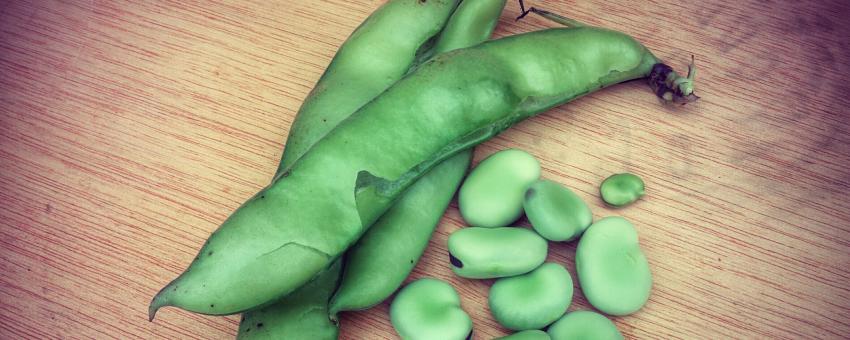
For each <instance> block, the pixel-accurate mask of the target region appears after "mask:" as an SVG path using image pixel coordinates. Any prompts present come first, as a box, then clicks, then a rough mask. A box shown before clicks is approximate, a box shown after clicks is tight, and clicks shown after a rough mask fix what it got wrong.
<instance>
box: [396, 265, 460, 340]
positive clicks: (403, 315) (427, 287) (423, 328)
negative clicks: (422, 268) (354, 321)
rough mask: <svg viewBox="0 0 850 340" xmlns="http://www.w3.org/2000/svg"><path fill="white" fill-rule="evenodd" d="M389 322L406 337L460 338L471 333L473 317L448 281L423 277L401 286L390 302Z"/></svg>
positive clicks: (425, 339) (429, 339) (422, 339)
mask: <svg viewBox="0 0 850 340" xmlns="http://www.w3.org/2000/svg"><path fill="white" fill-rule="evenodd" d="M390 322H392V324H393V328H394V329H395V330H396V332H397V333H398V335H399V336H401V338H402V339H405V340H462V339H468V338H469V337H470V335H471V334H472V319H471V318H470V317H469V314H467V313H466V312H465V311H464V310H463V309H462V308H461V306H460V296H459V295H458V294H457V291H455V289H454V288H453V287H452V286H451V285H450V284H448V283H446V282H444V281H441V280H437V279H432V278H424V279H419V280H416V281H413V282H411V283H410V284H408V285H407V286H405V287H404V288H402V289H401V290H400V291H399V293H398V295H396V297H395V300H393V302H392V304H390Z"/></svg>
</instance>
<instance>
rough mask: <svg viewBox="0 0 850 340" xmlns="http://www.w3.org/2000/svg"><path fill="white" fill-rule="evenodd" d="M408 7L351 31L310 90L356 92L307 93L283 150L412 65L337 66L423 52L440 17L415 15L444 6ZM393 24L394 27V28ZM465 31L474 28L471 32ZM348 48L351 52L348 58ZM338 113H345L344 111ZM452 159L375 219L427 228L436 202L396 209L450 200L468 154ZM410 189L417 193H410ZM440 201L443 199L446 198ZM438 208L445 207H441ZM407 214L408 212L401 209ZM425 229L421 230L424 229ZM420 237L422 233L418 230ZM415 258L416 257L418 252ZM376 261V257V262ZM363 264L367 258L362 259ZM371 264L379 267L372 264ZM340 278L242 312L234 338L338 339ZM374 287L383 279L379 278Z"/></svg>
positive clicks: (308, 141)
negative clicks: (333, 299)
mask: <svg viewBox="0 0 850 340" xmlns="http://www.w3.org/2000/svg"><path fill="white" fill-rule="evenodd" d="M412 4H414V2H413V1H411V0H392V1H390V2H389V3H387V4H386V5H384V6H382V7H381V8H379V9H378V10H377V11H376V12H375V13H374V14H373V15H371V16H370V17H369V18H367V19H366V21H365V22H364V24H363V25H361V27H360V28H359V29H358V30H357V31H356V32H355V34H352V36H351V37H350V38H349V39H348V40H347V41H346V42H345V43H344V44H343V46H342V48H341V49H340V51H339V52H338V53H337V55H336V56H334V59H333V61H331V64H330V66H329V67H328V69H327V70H326V72H325V76H323V77H322V78H321V80H320V81H319V83H318V84H317V85H316V88H317V89H322V90H323V91H324V92H325V93H330V94H334V93H339V92H340V91H346V89H341V87H349V88H352V89H354V90H356V91H354V92H350V93H347V95H349V97H335V96H333V95H331V96H327V95H314V94H315V91H314V93H311V95H310V96H309V97H308V98H307V99H306V100H305V104H304V105H302V109H301V110H300V112H299V113H298V115H297V116H296V120H295V123H294V124H293V125H294V127H293V129H292V130H291V131H290V138H289V139H288V140H287V146H292V145H294V146H296V147H298V146H301V148H300V150H306V147H307V146H310V145H312V144H314V143H315V142H316V141H317V140H318V139H319V138H320V137H321V136H322V135H324V134H326V133H327V132H328V131H329V130H331V128H332V127H333V126H332V125H330V123H328V118H329V117H330V121H331V123H333V122H335V121H339V120H341V119H342V118H344V117H347V116H348V115H350V114H351V113H353V112H354V110H355V108H353V107H352V106H353V105H356V103H358V102H359V101H362V102H365V101H367V100H371V99H372V97H374V96H376V95H377V92H378V91H383V89H382V88H381V86H382V85H385V87H388V86H389V84H387V83H386V81H388V80H398V79H399V78H400V77H401V75H402V73H401V72H400V71H399V70H400V69H402V68H405V67H408V68H409V67H411V66H412V65H411V63H412V62H413V59H411V58H398V59H396V60H394V62H396V63H398V64H382V65H377V66H378V67H375V68H374V69H372V70H371V73H370V74H365V75H364V74H360V73H359V72H358V71H360V70H357V69H352V68H351V67H345V65H352V64H353V62H352V61H351V59H359V58H371V57H374V56H375V54H376V53H379V52H382V51H384V52H386V51H389V52H391V54H390V55H393V56H394V55H396V54H399V53H407V54H409V55H413V54H417V53H419V52H418V51H419V50H422V49H423V48H425V46H426V45H427V44H426V43H425V39H427V38H428V35H430V34H433V33H434V32H435V28H436V24H435V23H440V22H443V21H444V17H443V16H440V15H424V16H423V15H421V14H422V13H421V12H423V11H435V10H444V9H445V8H448V7H447V6H450V5H451V4H450V3H441V4H437V5H435V6H443V7H433V6H432V7H427V6H419V5H417V6H411V5H412ZM460 9H461V8H458V9H456V10H455V12H454V13H453V14H452V18H454V17H455V16H457V15H458V12H459V11H460ZM434 20H436V21H434ZM454 20H455V19H450V20H449V21H450V22H451V21H454ZM399 23H401V24H402V25H399ZM468 29H469V30H472V31H477V30H478V27H474V28H468ZM462 30H463V27H459V28H458V29H455V30H449V31H447V30H446V29H443V30H442V31H441V33H440V37H443V36H445V35H447V34H454V35H465V34H466V33H464V32H462ZM390 32H393V33H390ZM404 33H407V34H410V35H409V36H407V37H405V38H404V39H395V40H389V41H385V42H384V46H383V47H384V48H383V49H377V50H376V49H368V48H363V47H361V46H362V45H363V44H364V42H366V43H365V44H367V45H368V44H370V43H372V42H374V40H376V39H380V37H381V36H386V35H388V34H404ZM352 51H355V52H356V53H355V52H352ZM334 105H336V107H334V109H335V110H324V111H322V110H323V108H327V107H329V106H334ZM346 109H350V110H349V111H345V110H346ZM346 112H347V113H346ZM302 153H303V152H287V153H286V157H284V158H283V159H282V160H281V165H280V167H281V168H284V167H286V166H287V165H288V164H290V163H291V162H292V160H294V159H295V158H298V157H300V156H301V154H302ZM455 158H458V159H459V160H455V161H452V160H447V161H446V162H444V164H445V165H441V166H439V167H437V168H435V169H434V170H433V171H432V173H433V175H428V176H425V177H423V178H422V179H421V180H420V181H419V182H418V183H417V184H416V185H414V186H413V187H412V188H411V190H409V192H408V193H407V194H406V195H405V197H407V198H409V199H407V200H402V201H401V202H399V204H396V207H397V208H398V209H394V210H402V211H401V212H396V213H393V211H392V210H391V211H390V212H388V213H387V216H385V217H384V218H382V221H383V220H389V221H395V222H396V223H398V226H402V225H404V226H406V227H413V226H410V225H406V223H407V222H408V220H409V222H411V223H412V224H416V222H419V221H422V222H419V223H418V224H419V225H421V224H422V223H426V224H427V223H428V220H429V218H428V217H431V218H430V219H438V218H439V217H440V216H441V215H442V213H443V210H439V211H437V210H436V209H439V206H440V203H436V205H435V204H433V203H432V204H431V206H434V209H435V210H433V212H431V216H428V214H427V213H424V212H422V211H412V212H411V211H406V210H405V209H404V208H399V206H402V207H403V206H404V204H403V202H405V201H407V202H409V203H411V204H418V205H419V206H420V207H421V206H422V205H423V204H425V203H428V202H423V201H428V199H427V198H430V197H432V196H434V195H438V194H440V190H442V192H445V193H442V196H439V195H438V196H437V197H435V198H436V200H437V201H439V200H440V197H443V196H448V197H449V198H451V195H452V194H453V193H454V190H455V189H456V187H457V185H458V184H457V183H456V182H458V181H459V180H460V176H462V175H463V174H464V173H465V171H466V168H467V167H468V163H469V160H468V158H470V157H469V156H467V157H466V158H467V160H466V161H465V162H464V161H463V160H462V158H463V156H461V155H459V156H456V157H455ZM460 163H465V164H460ZM450 167H454V168H455V169H456V170H455V173H457V175H455V176H454V177H458V178H457V179H456V180H452V179H451V177H452V174H451V173H448V172H449V171H447V170H441V169H442V168H450ZM453 181H454V183H453ZM418 187H421V188H420V189H417V188H418ZM432 191H433V192H432ZM414 192H415V193H418V196H416V197H413V198H411V197H410V196H412V193H414ZM446 200H448V198H447V199H446ZM429 202H430V201H429ZM446 204H448V203H447V202H446ZM426 206H427V205H426ZM444 208H445V207H443V209H444ZM407 210H410V209H409V208H408V209H407ZM393 216H394V217H393ZM404 216H407V218H404ZM435 223H436V222H435ZM379 224H380V223H379ZM383 224H390V225H393V224H392V223H386V222H385V223H383ZM425 228H427V226H426V227H425ZM396 229H399V228H396ZM420 229H421V228H420ZM432 229H433V228H432ZM417 230H418V229H417ZM414 234H415V233H414ZM420 234H422V233H421V232H420ZM367 235H368V234H367ZM418 236H419V238H420V239H421V238H424V239H425V241H424V242H425V243H427V240H428V238H429V237H430V233H428V235H418ZM395 241H396V242H392V243H389V244H392V245H398V244H399V243H398V242H397V241H398V240H395ZM353 248H354V250H357V249H358V248H359V247H358V246H355V247H353ZM399 248H401V246H399ZM414 248H415V247H414ZM364 253H367V254H368V253H369V251H368V250H366V251H364ZM419 254H421V252H420V253H419ZM408 257H410V256H408ZM376 258H377V259H380V258H381V257H376ZM416 258H417V259H418V256H416ZM364 261H369V259H366V260H364ZM373 261H376V262H380V261H379V260H373ZM355 262H357V261H355ZM355 267H356V265H355ZM411 267H412V264H411ZM385 268H387V267H385ZM350 272H351V271H350ZM341 274H342V271H341V270H333V271H327V272H325V273H323V274H322V275H321V276H319V278H318V279H317V281H322V280H324V281H322V282H331V279H330V278H329V277H328V276H330V275H335V277H334V278H333V280H332V282H333V284H329V283H328V284H321V285H316V284H315V283H309V284H306V285H304V286H303V287H302V288H299V289H298V290H297V291H295V292H293V293H292V294H290V295H288V296H287V297H286V298H284V299H282V300H281V301H280V302H277V303H275V304H273V305H271V306H269V307H266V308H263V309H262V310H259V311H254V312H249V313H246V314H245V315H244V316H243V322H242V327H240V329H239V335H238V337H240V338H255V337H259V336H260V334H262V336H263V337H266V338H275V337H282V336H286V337H294V336H304V337H306V338H310V337H312V338H316V339H324V338H327V339H331V338H334V339H335V338H336V336H337V334H338V325H337V324H336V323H334V322H330V321H329V319H328V315H327V314H328V308H329V306H328V300H329V297H330V295H331V293H332V292H333V291H334V290H335V289H336V288H337V283H338V280H337V279H338V278H339V277H341ZM367 274H371V273H367ZM406 274H407V272H405V273H404V275H405V276H406ZM314 282H315V281H314ZM379 282H387V281H386V280H379ZM400 284H401V280H399V281H398V285H400ZM398 285H396V286H394V287H392V288H391V290H390V291H389V292H387V293H386V295H389V294H390V293H391V292H392V291H394V290H395V289H396V288H398ZM307 287H310V288H307ZM370 288H371V289H373V290H374V289H375V287H373V286H367V287H366V288H361V289H360V290H359V292H361V293H364V294H365V293H368V292H369V289H370ZM385 297H386V296H384V298H385ZM381 300H383V299H381ZM322 313H324V317H323V318H322V317H319V314H322ZM258 315H260V316H262V318H263V319H264V320H263V321H259V322H255V321H256V320H255V319H257V318H259V317H258ZM252 325H253V326H252ZM257 325H261V326H262V325H264V326H265V327H257ZM252 329H253V330H254V333H251V330H252Z"/></svg>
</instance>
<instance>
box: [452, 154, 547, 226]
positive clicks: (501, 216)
mask: <svg viewBox="0 0 850 340" xmlns="http://www.w3.org/2000/svg"><path fill="white" fill-rule="evenodd" d="M539 177H540V163H538V162H537V160H536V159H534V156H532V155H530V154H528V153H527V152H525V151H522V150H517V149H507V150H502V151H499V152H496V153H494V154H492V155H490V156H489V157H487V158H486V159H484V160H483V161H481V163H479V164H478V166H477V167H475V169H473V170H472V173H470V174H469V177H467V178H466V181H465V182H464V183H463V185H462V186H461V187H460V193H459V194H458V206H459V208H460V214H461V215H462V216H463V219H464V220H466V222H467V223H469V224H470V225H472V226H475V227H489V228H496V227H504V226H507V225H508V224H510V223H511V222H513V221H516V220H517V219H518V218H519V217H520V215H522V196H523V193H525V189H526V188H528V186H529V185H531V183H533V182H534V181H536V180H537V179H538V178H539Z"/></svg>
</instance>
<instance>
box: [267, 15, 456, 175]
mask: <svg viewBox="0 0 850 340" xmlns="http://www.w3.org/2000/svg"><path fill="white" fill-rule="evenodd" d="M459 1H460V0H441V1H420V0H392V1H389V2H387V3H386V4H384V5H383V6H381V7H380V8H378V9H377V10H375V12H374V13H372V15H370V16H369V17H368V18H367V19H366V20H365V21H364V22H363V23H362V24H360V26H359V27H357V29H356V30H355V31H354V32H353V33H352V34H351V36H350V37H349V38H348V39H347V40H346V41H345V42H344V43H343V44H342V46H340V48H339V50H338V51H337V53H336V55H335V56H334V58H333V60H331V63H330V65H328V67H327V69H325V73H323V74H322V77H321V78H319V81H318V82H317V83H316V86H315V87H313V90H312V91H310V94H309V95H307V98H306V99H304V103H303V104H302V105H301V108H300V109H298V113H297V114H296V115H295V120H294V121H293V122H292V126H291V127H290V129H289V136H288V137H287V138H286V148H285V149H284V151H283V156H282V157H281V159H280V164H279V165H278V169H277V171H276V175H277V174H280V173H282V172H283V171H285V170H286V169H287V168H289V167H290V166H291V165H292V163H294V162H295V161H296V160H297V159H298V158H300V157H301V156H302V155H303V154H304V153H305V152H307V150H309V149H310V147H312V146H313V144H315V143H316V141H318V140H319V139H321V138H322V137H323V136H324V135H325V134H327V133H328V131H330V130H332V129H333V128H334V127H336V126H337V125H339V122H341V121H342V120H344V119H346V118H348V116H350V115H351V113H352V112H354V111H356V110H357V109H358V108H360V107H361V106H363V105H364V104H366V103H368V102H369V101H370V100H372V99H373V98H375V97H377V96H378V95H379V94H381V92H384V91H385V90H386V89H387V88H389V87H390V86H391V85H392V84H394V83H395V82H396V81H398V80H399V79H401V77H402V76H404V75H405V74H406V73H407V72H408V70H409V69H410V66H411V65H413V64H414V62H415V61H416V60H417V58H418V57H419V54H422V53H424V52H426V51H427V50H428V43H429V42H430V41H431V40H432V39H433V38H435V37H436V36H437V34H438V33H440V31H441V30H442V29H443V27H444V26H445V25H446V23H447V22H448V19H449V18H450V16H451V14H452V13H453V11H454V10H455V8H456V7H457V5H458V3H459Z"/></svg>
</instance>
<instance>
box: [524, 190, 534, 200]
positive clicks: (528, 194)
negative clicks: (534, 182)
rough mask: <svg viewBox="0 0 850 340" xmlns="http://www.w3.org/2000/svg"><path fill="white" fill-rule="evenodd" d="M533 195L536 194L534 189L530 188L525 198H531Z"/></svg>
mask: <svg viewBox="0 0 850 340" xmlns="http://www.w3.org/2000/svg"><path fill="white" fill-rule="evenodd" d="M531 196H534V189H528V190H526V191H525V199H531Z"/></svg>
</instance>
